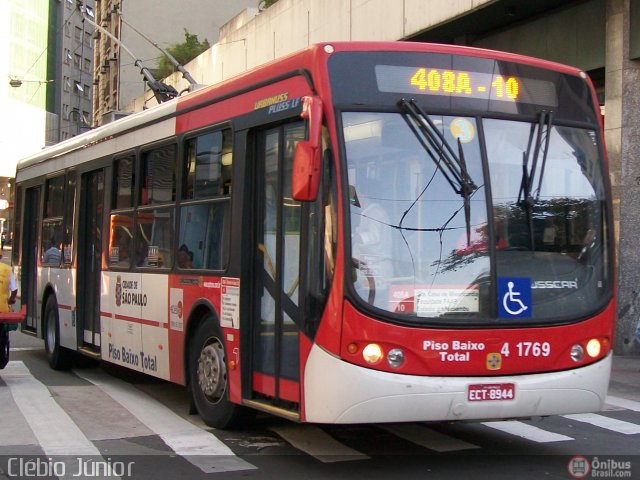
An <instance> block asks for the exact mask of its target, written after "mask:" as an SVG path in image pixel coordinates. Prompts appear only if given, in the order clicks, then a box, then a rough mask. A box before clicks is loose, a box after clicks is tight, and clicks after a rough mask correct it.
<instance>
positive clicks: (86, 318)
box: [76, 170, 104, 352]
mask: <svg viewBox="0 0 640 480" xmlns="http://www.w3.org/2000/svg"><path fill="white" fill-rule="evenodd" d="M80 199H81V200H80V218H79V226H78V227H79V228H78V231H79V232H81V233H80V235H78V262H77V265H78V275H77V277H76V279H77V280H76V282H77V283H76V298H77V308H78V316H77V328H78V339H79V341H78V346H79V347H80V348H85V349H87V350H89V351H91V352H99V351H100V276H101V272H102V229H103V225H104V222H103V219H104V217H103V215H104V171H103V170H94V171H93V172H89V173H85V174H84V175H82V180H81V189H80Z"/></svg>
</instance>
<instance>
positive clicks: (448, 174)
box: [342, 106, 611, 324]
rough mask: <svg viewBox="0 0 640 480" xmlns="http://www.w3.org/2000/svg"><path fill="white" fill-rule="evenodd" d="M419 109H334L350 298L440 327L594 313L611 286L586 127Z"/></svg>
mask: <svg viewBox="0 0 640 480" xmlns="http://www.w3.org/2000/svg"><path fill="white" fill-rule="evenodd" d="M401 107H402V106H401ZM423 113H424V117H422V116H421V115H416V114H415V112H414V113H412V112H410V111H408V110H406V109H403V108H400V109H399V110H398V112H397V113H389V112H386V113H383V112H379V113H378V112H356V111H345V112H343V113H342V125H343V135H344V142H345V152H346V162H347V168H348V183H349V211H350V225H351V233H350V243H351V257H352V265H351V269H350V270H351V274H350V276H349V277H348V278H349V280H350V281H352V283H353V290H354V291H355V293H356V295H357V297H358V298H359V299H360V301H362V302H365V303H366V304H369V305H371V306H374V307H376V308H378V309H382V310H385V311H387V312H388V313H391V314H393V315H394V318H396V319H397V320H398V321H404V322H420V323H429V322H431V323H434V322H435V323H440V324H444V323H447V322H453V323H483V322H489V321H490V322H492V323H495V321H496V319H497V320H498V321H501V322H504V323H508V322H514V321H517V322H518V323H519V324H520V323H553V322H556V321H558V322H560V321H566V320H567V319H568V318H569V316H571V317H572V318H579V317H580V316H586V315H587V314H589V313H593V312H594V311H595V310H596V309H598V308H602V306H603V304H604V302H605V301H606V300H607V299H608V298H609V296H610V292H611V285H610V283H611V279H610V273H609V272H610V266H609V265H608V264H607V261H606V259H607V253H606V252H607V249H609V248H610V246H609V245H608V231H607V225H606V204H605V198H606V194H605V186H604V185H605V184H604V179H603V173H602V172H603V166H602V161H601V153H600V152H601V149H600V147H599V145H598V135H597V132H596V131H595V130H593V129H587V128H576V127H569V126H560V125H555V124H554V123H553V119H552V118H551V116H550V115H547V114H546V113H544V112H543V113H541V114H540V115H539V116H538V118H537V119H536V120H535V121H522V120H514V119H502V120H500V119H492V118H481V117H470V116H456V115H441V114H438V115H436V114H427V113H425V112H423ZM425 125H426V127H425ZM425 130H431V132H430V133H429V132H426V133H425Z"/></svg>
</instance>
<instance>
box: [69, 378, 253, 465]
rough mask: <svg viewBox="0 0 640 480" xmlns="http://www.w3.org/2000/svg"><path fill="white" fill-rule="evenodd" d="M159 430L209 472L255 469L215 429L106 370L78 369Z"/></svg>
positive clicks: (183, 453)
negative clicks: (187, 417) (194, 421)
mask: <svg viewBox="0 0 640 480" xmlns="http://www.w3.org/2000/svg"><path fill="white" fill-rule="evenodd" d="M74 373H75V374H76V375H78V376H79V377H81V378H84V379H85V380H88V381H89V382H91V383H93V384H94V385H96V386H98V387H99V388H100V389H102V390H103V391H104V392H105V393H106V394H107V395H109V396H110V397H111V398H113V399H114V400H115V401H116V402H118V403H119V404H120V405H122V406H123V407H124V408H126V409H127V410H129V412H131V413H132V414H133V415H134V416H135V417H137V419H138V420H140V422H142V423H143V424H145V425H146V426H147V427H148V428H149V429H150V430H151V431H153V432H155V433H156V435H158V436H159V437H160V438H162V440H163V441H164V442H165V443H166V444H167V445H168V446H169V447H170V448H171V449H172V450H173V451H174V452H175V453H177V454H178V455H181V456H183V457H185V459H186V460H187V461H189V462H190V463H191V464H193V465H195V466H196V467H198V468H199V469H200V470H202V471H203V472H205V473H213V472H231V471H238V470H252V469H255V468H256V467H255V466H254V465H252V464H251V463H249V462H246V461H245V460H243V459H241V458H238V457H236V456H235V454H234V453H233V451H232V450H231V449H230V448H229V447H227V446H226V445H225V444H224V443H223V442H221V441H220V440H218V438H216V437H215V436H214V435H213V434H212V433H210V432H207V431H206V430H202V429H201V428H199V427H197V426H196V425H194V424H192V423H191V422H189V421H187V420H185V419H184V418H182V417H180V416H179V415H177V414H176V413H174V412H173V411H171V410H170V409H169V408H167V407H165V406H164V405H162V404H161V403H159V402H157V401H156V400H154V399H153V398H151V397H149V396H148V395H146V394H145V393H143V392H141V391H139V390H137V389H136V388H133V387H132V386H131V385H129V384H127V383H125V382H123V381H121V380H118V379H117V378H114V377H111V376H109V375H106V374H104V373H99V372H95V371H89V370H82V371H79V370H74Z"/></svg>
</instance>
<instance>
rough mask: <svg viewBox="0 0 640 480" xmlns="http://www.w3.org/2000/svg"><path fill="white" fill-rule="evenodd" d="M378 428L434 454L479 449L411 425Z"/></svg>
mask: <svg viewBox="0 0 640 480" xmlns="http://www.w3.org/2000/svg"><path fill="white" fill-rule="evenodd" d="M380 428H382V429H383V430H386V431H388V432H389V433H391V434H393V435H396V436H397V437H400V438H402V439H404V440H408V441H410V442H412V443H415V444H416V445H420V446H421V447H425V448H428V449H430V450H434V451H436V452H455V451H458V450H469V449H472V448H480V447H479V446H478V445H474V444H472V443H468V442H465V441H464V440H460V439H458V438H454V437H450V436H449V435H445V434H444V433H440V432H438V431H436V430H432V429H430V428H427V427H423V426H420V425H416V424H412V423H396V424H389V425H380Z"/></svg>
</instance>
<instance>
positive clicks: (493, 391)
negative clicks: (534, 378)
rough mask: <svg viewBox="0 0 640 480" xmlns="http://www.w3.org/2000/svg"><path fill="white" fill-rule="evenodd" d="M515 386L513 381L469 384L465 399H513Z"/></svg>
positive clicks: (478, 400)
mask: <svg viewBox="0 0 640 480" xmlns="http://www.w3.org/2000/svg"><path fill="white" fill-rule="evenodd" d="M515 398H516V386H515V384H514V383H488V384H486V383H485V384H478V385H469V387H468V389H467V399H468V400H469V401H470V402H490V401H494V400H514V399H515Z"/></svg>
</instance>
